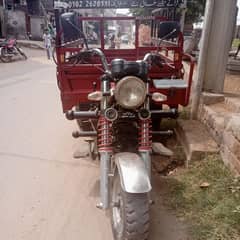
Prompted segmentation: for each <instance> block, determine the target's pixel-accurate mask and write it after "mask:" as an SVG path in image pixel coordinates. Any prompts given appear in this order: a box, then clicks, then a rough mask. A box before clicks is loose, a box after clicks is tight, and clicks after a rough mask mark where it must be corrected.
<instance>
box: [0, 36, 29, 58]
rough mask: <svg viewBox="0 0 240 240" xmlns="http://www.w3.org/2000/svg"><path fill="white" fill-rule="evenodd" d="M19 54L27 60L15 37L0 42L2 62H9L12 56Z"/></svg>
mask: <svg viewBox="0 0 240 240" xmlns="http://www.w3.org/2000/svg"><path fill="white" fill-rule="evenodd" d="M17 55H20V56H21V57H22V58H23V59H25V60H27V56H26V54H25V53H24V52H23V50H22V49H21V48H20V47H19V46H18V45H17V40H16V39H8V40H5V41H3V42H0V60H1V61H2V62H5V63H6V62H11V61H12V59H13V57H14V56H17Z"/></svg>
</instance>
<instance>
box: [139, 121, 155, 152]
mask: <svg viewBox="0 0 240 240" xmlns="http://www.w3.org/2000/svg"><path fill="white" fill-rule="evenodd" d="M151 149H152V120H151V118H150V119H145V120H140V129H139V151H140V152H141V151H151Z"/></svg>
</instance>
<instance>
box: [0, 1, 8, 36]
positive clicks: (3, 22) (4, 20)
mask: <svg viewBox="0 0 240 240" xmlns="http://www.w3.org/2000/svg"><path fill="white" fill-rule="evenodd" d="M2 3H3V6H2V8H3V9H2V35H3V36H4V37H5V36H6V22H7V21H6V3H5V0H2ZM0 14H1V13H0Z"/></svg>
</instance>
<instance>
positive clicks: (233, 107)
mask: <svg viewBox="0 0 240 240" xmlns="http://www.w3.org/2000/svg"><path fill="white" fill-rule="evenodd" d="M225 104H226V106H227V108H228V109H229V110H230V111H232V112H235V113H240V98H239V97H226V98H225Z"/></svg>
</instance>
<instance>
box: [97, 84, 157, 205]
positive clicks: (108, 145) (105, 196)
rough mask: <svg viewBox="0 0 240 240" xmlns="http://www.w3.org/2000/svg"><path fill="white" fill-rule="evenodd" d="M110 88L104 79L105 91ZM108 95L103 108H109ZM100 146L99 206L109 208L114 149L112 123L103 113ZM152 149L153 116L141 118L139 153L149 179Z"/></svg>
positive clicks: (147, 102)
mask: <svg viewBox="0 0 240 240" xmlns="http://www.w3.org/2000/svg"><path fill="white" fill-rule="evenodd" d="M107 89H108V86H107V82H105V81H103V89H102V90H103V92H105V91H106V90H107ZM107 102H108V99H107V97H104V99H103V101H102V106H101V109H106V108H107ZM145 107H146V108H147V109H149V100H148V99H147V100H146V103H145ZM98 148H99V152H100V172H101V179H100V198H101V202H100V203H99V204H98V206H97V207H98V208H101V209H108V208H109V199H110V194H109V189H110V184H109V174H110V163H111V157H112V153H113V149H112V123H111V122H110V121H109V120H107V119H106V117H105V116H104V115H103V114H102V115H101V116H100V119H99V123H98ZM151 149H152V134H151V118H148V119H140V129H139V153H140V156H141V158H142V160H143V161H144V163H145V166H146V168H147V171H148V175H149V179H151Z"/></svg>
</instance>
